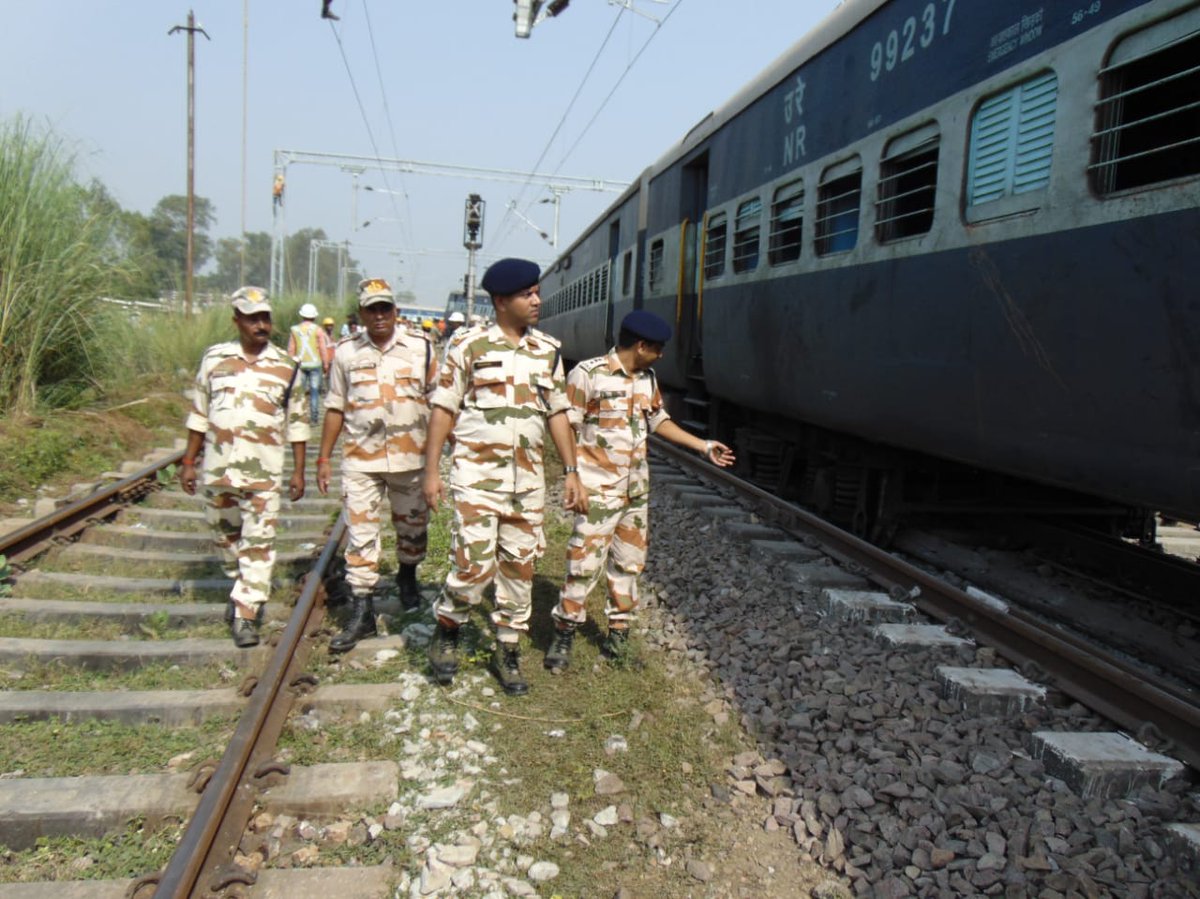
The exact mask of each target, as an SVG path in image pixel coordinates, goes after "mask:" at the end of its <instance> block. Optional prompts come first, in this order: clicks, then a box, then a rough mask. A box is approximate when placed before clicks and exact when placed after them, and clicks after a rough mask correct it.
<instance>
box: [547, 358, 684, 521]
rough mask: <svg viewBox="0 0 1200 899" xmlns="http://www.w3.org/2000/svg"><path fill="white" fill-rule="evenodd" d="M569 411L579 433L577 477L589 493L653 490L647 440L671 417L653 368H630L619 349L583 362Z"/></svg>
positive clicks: (571, 383)
mask: <svg viewBox="0 0 1200 899" xmlns="http://www.w3.org/2000/svg"><path fill="white" fill-rule="evenodd" d="M567 397H568V398H569V399H570V401H571V409H570V411H569V412H568V413H567V414H568V416H569V417H570V420H571V426H572V427H573V428H575V434H576V436H577V437H578V445H577V448H576V449H577V455H578V457H579V479H580V480H581V481H583V486H584V487H585V488H586V489H587V491H588V492H589V493H599V494H602V495H604V496H629V497H637V496H643V495H644V494H646V493H648V492H649V490H650V466H649V463H648V461H647V457H646V438H647V437H648V436H649V435H650V434H651V433H653V432H654V431H655V430H657V429H658V427H659V426H660V425H661V424H662V423H663V422H664V421H666V420H667V419H668V418H670V416H669V415H667V410H666V409H665V408H663V399H662V394H660V393H659V392H658V383H657V381H656V380H655V378H654V374H653V372H651V371H649V370H646V371H640V372H633V373H630V372H627V371H626V370H625V367H624V366H623V365H622V364H621V360H620V359H619V358H618V357H617V354H616V352H615V351H614V352H610V353H609V354H608V355H607V356H598V357H596V358H595V359H589V360H587V361H586V362H581V363H579V365H577V366H575V367H574V368H573V369H571V374H570V377H568V378H567Z"/></svg>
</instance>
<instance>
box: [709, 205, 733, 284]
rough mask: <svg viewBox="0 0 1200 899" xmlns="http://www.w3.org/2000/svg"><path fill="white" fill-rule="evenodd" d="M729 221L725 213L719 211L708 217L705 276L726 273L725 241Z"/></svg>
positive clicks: (717, 276)
mask: <svg viewBox="0 0 1200 899" xmlns="http://www.w3.org/2000/svg"><path fill="white" fill-rule="evenodd" d="M728 228H729V223H728V222H727V221H726V217H725V213H723V212H718V213H715V214H713V215H710V216H709V217H708V230H707V231H706V233H705V236H704V277H706V278H719V277H720V276H721V275H723V274H725V242H726V232H727V231H728Z"/></svg>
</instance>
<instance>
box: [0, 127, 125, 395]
mask: <svg viewBox="0 0 1200 899" xmlns="http://www.w3.org/2000/svg"><path fill="white" fill-rule="evenodd" d="M113 234H114V222H113V219H112V217H111V214H108V213H101V212H97V211H94V210H92V209H90V208H89V203H88V194H87V191H86V190H85V189H83V188H81V187H80V186H79V184H78V183H77V182H76V180H75V177H74V160H73V158H72V157H71V156H70V154H68V153H67V152H65V150H64V146H63V142H62V141H61V140H60V139H58V138H56V137H55V136H54V135H53V134H49V133H45V134H43V133H39V132H38V131H37V130H36V129H35V128H34V127H33V126H32V124H31V123H30V122H29V121H28V120H27V119H26V118H24V117H19V116H18V117H16V118H14V119H12V120H10V121H8V122H0V415H6V414H9V413H12V412H28V411H31V410H32V409H33V408H34V407H35V406H37V405H39V404H41V405H42V406H58V405H70V404H71V403H73V402H75V401H77V399H78V397H79V396H80V395H81V394H83V393H85V392H86V391H87V390H88V389H89V388H90V387H92V386H94V385H95V383H96V378H95V375H96V369H97V362H98V359H97V355H98V353H97V347H96V346H95V345H94V343H93V340H92V337H93V336H94V330H93V324H94V322H95V321H96V315H95V312H96V307H97V306H98V305H99V303H98V300H99V298H100V297H101V296H103V295H104V294H105V293H106V292H108V291H109V289H110V288H111V287H112V286H113V285H114V284H116V283H118V282H119V281H120V279H121V277H122V273H121V272H120V267H119V266H117V265H115V257H116V248H115V247H114V242H113Z"/></svg>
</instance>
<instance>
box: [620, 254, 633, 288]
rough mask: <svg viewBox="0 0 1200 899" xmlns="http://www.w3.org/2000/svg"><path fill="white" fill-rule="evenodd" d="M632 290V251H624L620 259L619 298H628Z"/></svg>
mask: <svg viewBox="0 0 1200 899" xmlns="http://www.w3.org/2000/svg"><path fill="white" fill-rule="evenodd" d="M632 289H633V250H626V251H625V255H624V256H622V257H621V296H623V297H627V296H629V291H630V290H632Z"/></svg>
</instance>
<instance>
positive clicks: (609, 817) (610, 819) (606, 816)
mask: <svg viewBox="0 0 1200 899" xmlns="http://www.w3.org/2000/svg"><path fill="white" fill-rule="evenodd" d="M592 820H593V821H595V822H596V823H597V824H600V825H602V826H604V827H612V826H613V825H614V824H616V823H617V822H618V821H619V820H621V819H620V816H619V815H617V807H616V806H615V805H610V806H608V807H607V808H604V809H601V810H600V811H599V812H598V813H597V814H596V816H595V817H594V818H592Z"/></svg>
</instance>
